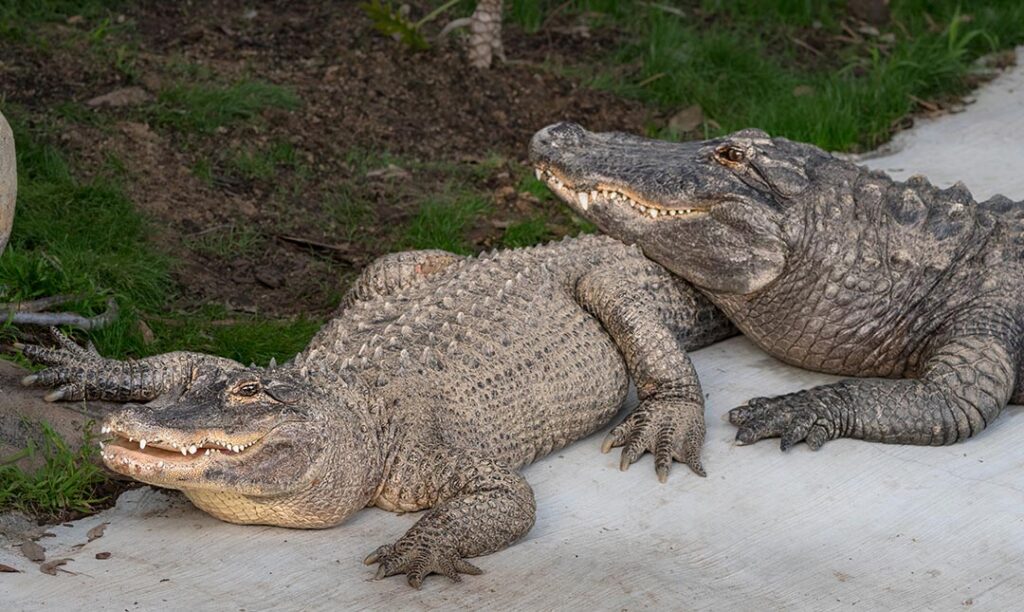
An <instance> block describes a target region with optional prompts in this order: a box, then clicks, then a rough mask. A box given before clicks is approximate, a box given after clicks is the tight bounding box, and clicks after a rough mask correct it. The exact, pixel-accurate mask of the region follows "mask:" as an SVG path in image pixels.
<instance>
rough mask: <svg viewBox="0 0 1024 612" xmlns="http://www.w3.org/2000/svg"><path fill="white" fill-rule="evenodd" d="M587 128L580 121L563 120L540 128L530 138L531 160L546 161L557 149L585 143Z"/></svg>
mask: <svg viewBox="0 0 1024 612" xmlns="http://www.w3.org/2000/svg"><path fill="white" fill-rule="evenodd" d="M586 136H587V130H585V129H584V128H583V126H581V125H579V124H578V123H571V122H568V121H562V122H561V123H553V124H551V125H549V126H547V127H545V128H542V129H540V130H539V131H538V132H537V133H536V134H534V135H533V138H532V139H531V140H530V161H532V162H534V163H536V162H539V161H546V160H547V158H548V157H549V155H550V154H551V153H553V152H554V151H556V150H559V149H561V150H564V149H571V148H573V147H579V146H580V145H582V144H583V141H584V139H585V138H586Z"/></svg>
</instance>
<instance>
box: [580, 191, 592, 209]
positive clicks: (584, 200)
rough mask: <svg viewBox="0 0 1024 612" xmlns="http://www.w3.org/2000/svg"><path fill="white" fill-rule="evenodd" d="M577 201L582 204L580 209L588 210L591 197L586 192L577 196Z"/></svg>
mask: <svg viewBox="0 0 1024 612" xmlns="http://www.w3.org/2000/svg"><path fill="white" fill-rule="evenodd" d="M577 201H578V202H579V203H580V208H582V209H583V210H586V209H587V207H588V206H590V196H589V195H588V194H586V193H584V192H582V191H581V192H580V193H579V194H577Z"/></svg>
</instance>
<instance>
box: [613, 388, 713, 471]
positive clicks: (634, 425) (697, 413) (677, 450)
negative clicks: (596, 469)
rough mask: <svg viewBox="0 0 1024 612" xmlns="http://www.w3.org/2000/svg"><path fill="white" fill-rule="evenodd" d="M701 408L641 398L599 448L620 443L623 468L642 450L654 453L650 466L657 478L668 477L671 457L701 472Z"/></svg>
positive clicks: (702, 430) (620, 467) (683, 403)
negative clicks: (642, 400) (638, 403)
mask: <svg viewBox="0 0 1024 612" xmlns="http://www.w3.org/2000/svg"><path fill="white" fill-rule="evenodd" d="M704 432H705V429H704V410H703V408H702V407H701V406H699V405H694V404H692V403H689V402H680V401H666V400H661V401H659V400H651V401H646V402H642V403H641V404H640V405H639V406H638V407H637V408H636V410H634V411H633V412H632V413H631V414H630V415H629V416H628V417H626V419H625V420H624V421H622V423H619V424H618V425H617V426H616V427H615V428H614V429H612V430H611V432H610V433H609V434H608V436H607V437H606V438H605V439H604V444H603V445H602V446H601V452H603V453H607V452H609V451H610V450H611V449H612V448H614V447H617V446H621V447H623V449H622V459H621V461H620V462H619V469H621V470H623V471H625V470H627V469H629V466H630V465H632V464H633V463H635V462H636V461H637V459H639V458H640V457H641V456H643V454H644V453H645V452H650V453H653V454H654V470H655V472H656V473H657V475H658V480H660V481H661V482H665V481H666V480H668V473H669V470H670V469H671V467H672V461H673V460H675V461H679V462H682V463H685V464H686V465H688V466H690V469H691V470H693V471H694V472H695V473H696V474H698V475H700V476H705V475H706V474H705V472H704V466H703V465H702V464H701V462H700V451H701V447H702V446H703V445H704Z"/></svg>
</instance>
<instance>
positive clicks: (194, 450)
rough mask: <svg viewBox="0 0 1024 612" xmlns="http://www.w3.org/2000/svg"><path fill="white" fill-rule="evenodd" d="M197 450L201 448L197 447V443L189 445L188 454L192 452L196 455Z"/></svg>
mask: <svg viewBox="0 0 1024 612" xmlns="http://www.w3.org/2000/svg"><path fill="white" fill-rule="evenodd" d="M197 450H199V449H197V448H196V445H195V444H193V445H192V446H190V447H188V454H190V455H194V454H196V451H197Z"/></svg>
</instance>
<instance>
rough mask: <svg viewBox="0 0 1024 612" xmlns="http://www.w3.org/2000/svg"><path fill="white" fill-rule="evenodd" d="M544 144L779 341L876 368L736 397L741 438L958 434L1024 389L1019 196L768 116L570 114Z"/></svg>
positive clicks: (913, 440) (579, 205) (549, 177)
mask: <svg viewBox="0 0 1024 612" xmlns="http://www.w3.org/2000/svg"><path fill="white" fill-rule="evenodd" d="M531 157H532V160H533V162H534V164H535V166H536V169H537V172H538V173H539V175H540V176H541V177H543V178H544V179H545V180H546V182H547V184H548V185H549V186H550V187H551V188H552V189H553V190H554V192H555V193H557V194H558V195H559V196H560V197H561V198H562V199H564V200H565V201H566V202H568V203H569V204H570V205H571V206H573V207H574V208H575V209H576V210H577V211H579V212H580V213H581V214H582V215H583V216H585V217H586V218H588V219H590V220H591V221H593V222H594V223H595V224H597V226H598V227H600V228H601V229H602V230H603V231H605V232H606V233H609V234H611V235H612V236H615V237H617V238H620V239H622V240H624V241H626V242H627V243H635V244H638V245H639V246H640V247H641V248H642V249H643V251H644V253H645V254H646V255H647V256H648V257H651V258H652V259H654V260H656V261H658V262H660V263H661V264H663V265H664V266H666V267H667V268H668V269H670V270H672V271H673V272H675V273H677V274H679V275H680V276H682V277H683V278H686V279H687V280H689V281H691V282H692V283H693V284H694V285H695V286H696V287H697V288H698V289H699V290H700V291H702V292H703V293H704V294H705V295H707V296H708V297H709V298H710V299H711V300H712V301H713V302H714V303H715V304H717V305H718V306H719V307H720V308H722V310H723V311H725V313H726V314H727V315H728V316H729V317H730V318H731V319H732V320H733V322H734V323H735V324H736V325H737V327H739V329H740V330H741V331H742V332H743V333H744V334H746V335H747V336H748V337H749V338H751V339H752V340H753V341H754V342H755V343H757V344H758V345H759V346H760V347H761V348H763V349H764V350H766V351H767V352H769V353H771V354H772V355H774V356H776V357H778V358H780V359H783V360H785V361H787V362H789V363H792V364H795V365H798V366H801V367H804V368H809V369H813V370H818V371H822V372H829V373H833V374H841V375H847V376H859V377H869V378H862V379H850V380H844V381H840V382H838V383H836V384H831V385H825V386H820V387H816V388H813V389H809V390H806V391H801V392H799V393H793V394H789V395H783V396H780V397H775V398H755V399H752V400H751V401H750V402H749V403H748V404H747V405H745V406H741V407H739V408H736V409H734V410H732V411H731V412H730V413H729V419H730V421H731V422H732V423H733V424H735V425H737V426H738V427H739V431H738V432H737V440H738V441H739V442H740V443H744V444H749V443H753V442H756V441H757V440H760V439H762V438H767V437H780V438H781V446H782V448H783V450H785V449H787V448H789V447H791V446H792V445H794V444H796V443H798V442H800V441H806V443H807V444H808V445H809V446H810V447H811V448H814V449H818V448H820V447H821V446H822V445H823V444H824V443H825V442H826V441H828V440H833V439H836V438H840V437H850V438H859V439H863V440H871V441H878V442H889V443H903V444H935V445H937V444H951V443H953V442H956V441H958V440H962V439H965V438H967V437H969V436H972V435H975V434H977V433H978V432H980V431H981V430H982V429H984V428H985V427H986V426H988V425H989V424H990V423H991V422H992V421H993V420H994V419H995V418H996V417H997V416H998V415H999V413H1000V411H1001V410H1002V409H1003V407H1004V406H1006V404H1007V403H1008V402H1012V403H1020V402H1021V401H1024V377H1022V374H1024V371H1022V368H1024V362H1022V359H1021V357H1022V355H1021V350H1022V339H1024V335H1022V331H1024V330H1022V326H1024V300H1022V299H1021V293H1022V291H1024V267H1022V259H1024V203H1022V202H1013V201H1011V200H1009V199H1008V198H1006V197H1003V196H996V197H993V198H991V199H989V200H987V201H985V202H980V203H978V202H975V201H974V199H973V198H972V196H971V194H970V192H968V190H967V189H966V188H965V187H964V186H963V185H962V184H959V183H958V184H956V185H954V186H952V187H950V188H949V189H938V188H936V187H934V186H932V185H931V184H930V183H929V182H928V181H927V180H925V179H924V178H922V177H914V178H911V179H910V180H908V181H907V182H898V181H895V180H893V179H891V178H890V177H888V176H887V175H885V174H883V173H879V172H871V171H868V170H867V169H865V168H863V167H860V166H857V165H855V164H853V163H849V162H847V161H843V160H841V159H838V158H836V157H834V156H832V155H830V154H828V153H826V152H824V151H822V150H821V149H818V148H816V147H814V146H811V145H807V144H801V143H797V142H791V141H789V140H786V139H784V138H771V137H769V136H768V134H766V133H765V132H763V131H760V130H756V129H748V130H743V131H740V132H736V133H734V134H730V135H728V136H724V137H721V138H716V139H712V140H706V141H703V142H687V143H670V142H662V141H657V140H651V139H647V138H641V137H638V136H632V135H628V134H620V133H592V132H588V131H587V130H585V129H583V128H582V127H580V126H578V125H575V124H571V123H561V124H556V125H552V126H548V127H547V128H544V129H543V130H541V131H539V132H538V133H537V134H536V135H535V136H534V138H533V140H532V144H531ZM885 379H902V380H885Z"/></svg>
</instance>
